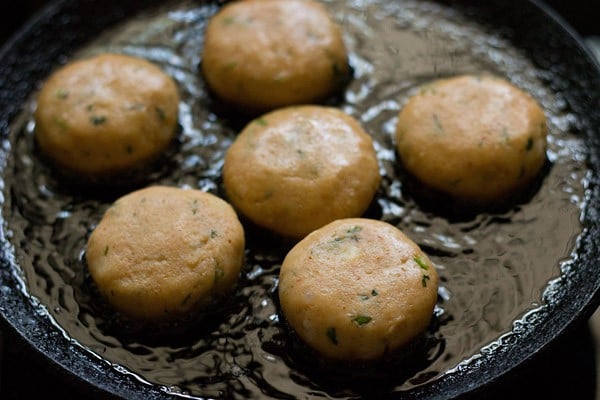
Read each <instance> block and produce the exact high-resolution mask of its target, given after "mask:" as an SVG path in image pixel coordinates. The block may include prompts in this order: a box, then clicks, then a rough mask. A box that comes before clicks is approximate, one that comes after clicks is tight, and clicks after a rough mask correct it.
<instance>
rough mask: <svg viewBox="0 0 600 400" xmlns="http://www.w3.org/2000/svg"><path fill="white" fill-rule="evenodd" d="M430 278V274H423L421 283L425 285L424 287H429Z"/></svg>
mask: <svg viewBox="0 0 600 400" xmlns="http://www.w3.org/2000/svg"><path fill="white" fill-rule="evenodd" d="M430 279H431V278H429V275H425V274H423V279H421V284H422V285H423V287H427V281H428V280H430Z"/></svg>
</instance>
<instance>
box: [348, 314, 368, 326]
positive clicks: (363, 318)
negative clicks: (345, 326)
mask: <svg viewBox="0 0 600 400" xmlns="http://www.w3.org/2000/svg"><path fill="white" fill-rule="evenodd" d="M371 320H372V318H371V317H369V316H367V315H357V316H356V317H354V318H353V319H352V322H356V323H357V324H358V325H365V324H368V323H369V322H371Z"/></svg>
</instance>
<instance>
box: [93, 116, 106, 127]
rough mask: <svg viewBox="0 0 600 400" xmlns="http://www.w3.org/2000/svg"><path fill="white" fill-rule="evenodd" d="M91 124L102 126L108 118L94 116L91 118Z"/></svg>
mask: <svg viewBox="0 0 600 400" xmlns="http://www.w3.org/2000/svg"><path fill="white" fill-rule="evenodd" d="M90 122H91V123H92V125H96V126H98V125H102V124H103V123H105V122H106V117H105V116H103V115H92V116H91V117H90Z"/></svg>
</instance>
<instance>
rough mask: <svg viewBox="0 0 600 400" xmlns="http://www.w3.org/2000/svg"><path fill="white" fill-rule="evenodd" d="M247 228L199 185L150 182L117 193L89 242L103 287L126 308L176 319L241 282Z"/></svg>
mask: <svg viewBox="0 0 600 400" xmlns="http://www.w3.org/2000/svg"><path fill="white" fill-rule="evenodd" d="M243 255H244V231H243V228H242V225H241V224H240V222H239V220H238V219H237V215H236V214H235V212H234V210H233V208H232V207H231V206H230V205H229V204H228V203H226V202H225V201H224V200H222V199H220V198H219V197H217V196H215V195H212V194H210V193H206V192H203V191H200V190H191V189H190V190H187V189H180V188H175V187H166V186H150V187H147V188H144V189H140V190H137V191H135V192H132V193H130V194H127V195H125V196H123V197H121V198H120V199H118V200H117V201H116V202H115V203H114V205H113V206H112V207H110V208H109V209H108V210H107V211H106V213H105V214H104V216H103V217H102V220H101V221H100V223H99V224H98V226H97V227H96V228H95V229H94V231H93V232H92V234H91V236H90V238H89V241H88V244H87V249H86V259H87V263H88V267H89V271H90V274H91V276H92V278H93V280H94V281H95V283H96V285H97V287H98V290H99V291H100V293H102V294H103V295H104V296H105V297H106V298H107V299H108V301H109V302H110V303H111V304H112V305H113V306H114V307H115V308H116V309H117V310H120V311H121V312H123V313H124V314H126V315H128V316H130V317H134V318H138V319H141V320H170V319H173V318H176V317H179V316H182V315H185V314H187V313H190V312H192V311H196V310H199V309H201V308H203V307H204V306H206V305H209V304H211V303H213V302H215V301H218V300H219V299H220V298H221V297H222V296H223V295H225V294H227V293H228V292H229V291H230V290H231V289H232V287H233V286H234V284H235V283H236V282H237V279H238V276H239V271H240V267H241V265H242V261H243Z"/></svg>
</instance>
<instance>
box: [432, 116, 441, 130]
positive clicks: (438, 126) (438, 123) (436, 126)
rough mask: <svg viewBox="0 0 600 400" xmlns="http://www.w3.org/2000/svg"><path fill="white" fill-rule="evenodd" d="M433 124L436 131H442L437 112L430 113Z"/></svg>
mask: <svg viewBox="0 0 600 400" xmlns="http://www.w3.org/2000/svg"><path fill="white" fill-rule="evenodd" d="M432 119H433V125H434V126H435V129H436V133H444V127H443V126H442V122H441V121H440V118H439V117H438V116H437V114H433V115H432Z"/></svg>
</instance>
